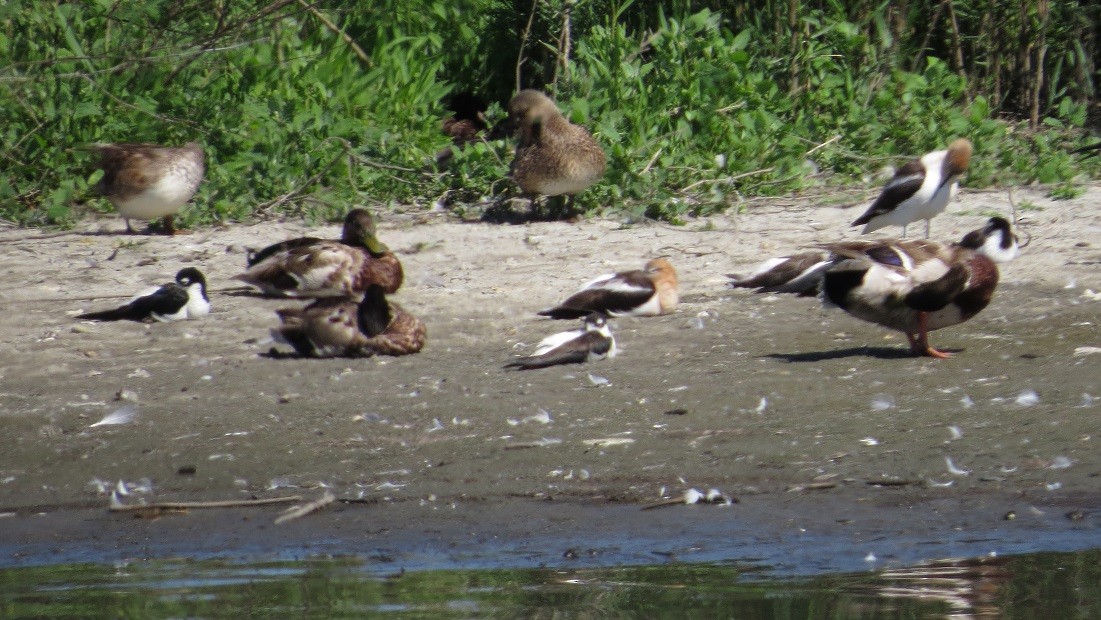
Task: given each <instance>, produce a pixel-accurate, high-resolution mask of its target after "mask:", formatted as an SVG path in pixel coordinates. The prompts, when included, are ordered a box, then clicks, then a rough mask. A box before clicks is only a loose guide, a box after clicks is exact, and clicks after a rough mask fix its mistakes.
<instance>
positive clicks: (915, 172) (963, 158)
mask: <svg viewBox="0 0 1101 620" xmlns="http://www.w3.org/2000/svg"><path fill="white" fill-rule="evenodd" d="M971 152H972V147H971V142H970V141H969V140H967V139H966V138H960V139H958V140H956V141H954V142H952V144H950V145H948V149H947V150H944V151H934V152H932V153H928V154H926V155H923V156H922V157H921V158H920V159H915V160H913V161H910V162H908V163H907V164H906V165H904V166H902V167H901V168H899V169H898V171H897V172H895V175H894V176H893V177H892V178H891V180H890V181H888V182H887V185H885V186H884V187H883V191H882V192H881V193H880V194H879V197H878V198H876V199H875V202H873V203H872V206H870V207H868V210H867V211H865V212H864V215H861V216H860V217H858V218H856V220H855V221H854V222H853V223H852V225H853V226H859V225H861V224H864V225H865V226H864V230H862V231H861V233H863V234H867V233H870V232H872V231H875V230H879V229H880V228H883V227H884V226H901V227H902V238H903V239H905V238H906V226H907V225H909V224H911V223H913V222H916V221H918V220H925V238H926V239H928V238H929V220H931V219H933V218H934V217H936V216H937V215H938V214H940V213H942V212H943V211H944V210H945V209H946V208H947V207H948V201H949V200H950V199H951V198H952V196H954V195H955V193H956V192H957V191H958V190H959V178H960V177H961V176H963V173H964V172H966V171H967V166H968V164H969V163H970V162H971Z"/></svg>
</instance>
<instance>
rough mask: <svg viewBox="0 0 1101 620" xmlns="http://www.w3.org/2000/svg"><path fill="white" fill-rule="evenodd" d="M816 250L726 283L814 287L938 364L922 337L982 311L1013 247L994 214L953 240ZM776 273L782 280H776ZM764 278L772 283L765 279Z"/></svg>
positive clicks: (1005, 225)
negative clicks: (900, 335)
mask: <svg viewBox="0 0 1101 620" xmlns="http://www.w3.org/2000/svg"><path fill="white" fill-rule="evenodd" d="M822 250H823V251H821V252H818V253H807V254H800V255H796V256H793V257H789V258H786V259H783V260H781V261H780V262H777V263H775V264H774V265H773V266H772V268H771V269H769V270H763V271H762V270H758V271H756V272H754V273H753V274H752V275H751V276H750V277H747V278H738V277H737V276H732V277H733V278H734V280H735V281H734V282H732V283H731V285H732V286H735V287H753V288H756V289H757V291H758V292H766V291H775V292H785V293H798V294H802V295H805V294H810V293H811V292H812V291H816V290H817V291H819V292H820V295H821V296H822V298H823V303H825V304H827V305H833V306H837V307H839V308H841V309H842V310H844V311H845V312H848V313H849V314H851V315H853V316H854V317H856V318H858V319H862V320H865V321H868V322H871V323H876V324H878V325H882V326H884V327H886V328H888V329H894V330H898V331H901V332H903V333H904V334H906V339H907V340H908V341H909V342H910V350H911V351H913V353H914V354H915V355H926V356H929V357H935V358H942V359H943V358H947V357H949V354H948V353H946V352H944V351H939V350H937V349H934V348H933V347H932V346H930V345H929V338H928V334H929V332H931V331H934V330H937V329H941V328H944V327H950V326H952V325H958V324H960V323H963V322H964V321H966V320H968V319H970V318H971V317H973V316H975V315H976V314H978V313H979V312H980V311H982V309H983V308H985V307H986V306H987V305H988V304H989V303H990V300H991V299H992V298H993V296H994V289H995V288H996V287H997V286H998V267H997V265H996V263H1001V262H1005V261H1009V260H1012V259H1013V258H1015V257H1016V256H1017V253H1018V251H1019V247H1018V245H1017V237H1016V236H1015V235H1014V234H1013V232H1012V230H1011V229H1010V226H1009V222H1008V221H1007V220H1005V219H1004V218H1000V217H994V218H991V219H990V221H989V222H988V223H987V225H986V226H985V227H984V228H981V229H979V230H974V231H971V232H970V233H968V234H967V235H966V236H965V237H964V238H963V239H962V240H961V241H960V242H959V243H953V244H942V243H936V242H934V241H927V240H913V241H906V240H883V241H852V242H845V243H831V244H827V245H824V246H822ZM784 270H787V275H788V276H790V277H789V279H787V281H786V282H785V281H780V280H781V279H782V278H780V272H781V271H784ZM770 273H771V274H772V275H773V276H776V278H775V279H769V274H770Z"/></svg>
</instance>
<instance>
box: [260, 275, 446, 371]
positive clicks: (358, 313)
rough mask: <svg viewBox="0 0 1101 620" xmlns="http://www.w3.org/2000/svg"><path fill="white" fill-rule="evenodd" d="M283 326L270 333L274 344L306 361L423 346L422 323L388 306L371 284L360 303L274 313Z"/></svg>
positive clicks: (329, 302)
mask: <svg viewBox="0 0 1101 620" xmlns="http://www.w3.org/2000/svg"><path fill="white" fill-rule="evenodd" d="M277 313H278V314H279V318H280V320H282V322H283V324H282V325H281V326H280V327H277V328H273V329H272V330H271V334H272V338H273V339H275V340H276V341H277V342H281V343H283V344H288V345H290V346H292V347H294V349H295V351H297V352H298V354H299V355H303V356H307V357H370V356H372V355H409V354H411V353H416V352H417V351H420V350H421V348H422V347H424V342H425V339H426V337H427V333H428V330H427V328H426V327H425V325H424V321H422V320H420V319H419V318H417V317H415V316H413V315H412V314H409V313H408V312H406V311H405V310H404V309H402V307H401V306H399V305H397V304H395V303H392V302H389V301H387V299H386V294H385V292H384V291H383V288H382V287H381V286H379V285H378V284H371V285H370V286H368V287H367V292H366V294H364V296H363V300H362V301H360V302H358V303H357V302H355V301H353V300H350V299H346V298H344V299H340V298H328V299H318V300H317V301H315V302H313V303H311V304H310V305H308V306H306V307H305V308H283V309H280V310H278V311H277Z"/></svg>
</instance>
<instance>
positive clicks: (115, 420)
mask: <svg viewBox="0 0 1101 620" xmlns="http://www.w3.org/2000/svg"><path fill="white" fill-rule="evenodd" d="M137 414H138V408H137V407H135V406H134V405H125V406H123V407H119V408H118V409H115V410H114V411H112V412H111V413H108V414H107V415H105V416H103V419H102V420H100V421H99V422H96V423H94V424H90V425H88V428H93V427H96V426H109V425H112V424H129V423H130V422H133V421H134V417H135V416H136V415H137Z"/></svg>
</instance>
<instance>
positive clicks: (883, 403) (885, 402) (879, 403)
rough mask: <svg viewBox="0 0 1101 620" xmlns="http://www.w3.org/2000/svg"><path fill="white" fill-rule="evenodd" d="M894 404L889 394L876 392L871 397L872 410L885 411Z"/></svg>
mask: <svg viewBox="0 0 1101 620" xmlns="http://www.w3.org/2000/svg"><path fill="white" fill-rule="evenodd" d="M894 406H895V399H894V397H893V396H891V395H890V394H876V396H875V397H874V398H872V411H886V410H887V409H890V408H892V407H894Z"/></svg>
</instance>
